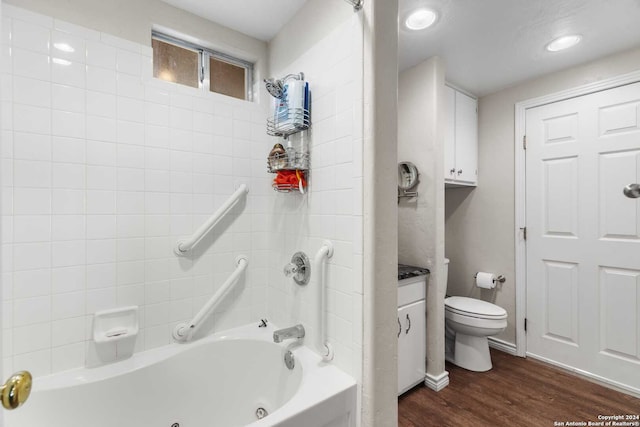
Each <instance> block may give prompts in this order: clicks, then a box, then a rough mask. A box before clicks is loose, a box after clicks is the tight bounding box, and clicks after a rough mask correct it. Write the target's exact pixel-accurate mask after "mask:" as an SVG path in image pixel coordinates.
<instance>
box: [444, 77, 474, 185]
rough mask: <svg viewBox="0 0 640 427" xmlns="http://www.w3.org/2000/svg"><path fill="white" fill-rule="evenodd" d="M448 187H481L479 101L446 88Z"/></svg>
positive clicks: (446, 180) (446, 173) (445, 159)
mask: <svg viewBox="0 0 640 427" xmlns="http://www.w3.org/2000/svg"><path fill="white" fill-rule="evenodd" d="M445 112H446V114H445V137H444V153H445V155H444V182H445V187H461V186H476V185H477V184H478V100H477V99H474V98H472V97H470V96H468V95H466V94H464V93H462V92H460V91H458V90H456V89H454V88H452V87H450V86H445Z"/></svg>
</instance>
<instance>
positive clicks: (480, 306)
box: [444, 297, 507, 320]
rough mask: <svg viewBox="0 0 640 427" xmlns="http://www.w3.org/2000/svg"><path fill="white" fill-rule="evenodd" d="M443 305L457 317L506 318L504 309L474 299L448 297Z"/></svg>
mask: <svg viewBox="0 0 640 427" xmlns="http://www.w3.org/2000/svg"><path fill="white" fill-rule="evenodd" d="M444 305H445V310H446V311H449V312H450V313H455V314H457V315H459V316H466V317H474V318H477V319H487V320H502V319H506V318H507V311H506V310H505V309H504V308H502V307H500V306H497V305H495V304H491V303H490V302H486V301H482V300H479V299H475V298H466V297H449V298H445V300H444Z"/></svg>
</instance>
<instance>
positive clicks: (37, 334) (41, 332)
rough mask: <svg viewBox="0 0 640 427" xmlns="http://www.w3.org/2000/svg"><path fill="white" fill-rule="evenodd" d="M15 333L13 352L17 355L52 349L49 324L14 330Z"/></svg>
mask: <svg viewBox="0 0 640 427" xmlns="http://www.w3.org/2000/svg"><path fill="white" fill-rule="evenodd" d="M13 332H14V333H13V351H14V353H15V354H24V353H29V352H33V351H37V350H42V349H47V348H49V347H51V325H50V324H49V323H40V324H37V325H29V326H23V327H19V328H14V331H13ZM29 366H32V365H29Z"/></svg>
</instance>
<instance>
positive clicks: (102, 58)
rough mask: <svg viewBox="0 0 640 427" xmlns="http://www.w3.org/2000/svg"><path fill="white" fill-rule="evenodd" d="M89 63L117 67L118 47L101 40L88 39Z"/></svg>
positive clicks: (87, 59) (112, 68)
mask: <svg viewBox="0 0 640 427" xmlns="http://www.w3.org/2000/svg"><path fill="white" fill-rule="evenodd" d="M86 46H87V58H86V61H87V65H92V66H96V67H101V68H107V69H110V70H114V71H115V69H116V52H117V50H116V48H114V47H112V46H109V45H106V44H104V43H102V42H100V41H95V40H87V44H86Z"/></svg>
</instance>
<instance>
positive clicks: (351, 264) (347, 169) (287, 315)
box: [269, 0, 363, 378]
mask: <svg viewBox="0 0 640 427" xmlns="http://www.w3.org/2000/svg"><path fill="white" fill-rule="evenodd" d="M327 3H330V4H327ZM336 9H337V10H340V11H343V10H346V13H344V12H343V13H337V14H336V13H335V10H336ZM311 12H313V13H311ZM317 22H323V23H324V26H320V28H321V29H322V31H323V36H322V37H320V38H319V36H318V34H317V27H318V25H317V24H316V23H317ZM306 27H309V28H316V30H315V31H316V32H315V33H313V35H309V37H307V36H306V35H305V34H304V32H302V33H296V31H297V30H298V29H300V28H306ZM292 34H294V35H295V36H292ZM318 38H319V40H316V39H318ZM282 52H289V54H283V53H282ZM290 52H299V53H300V54H299V56H297V57H295V58H293V59H292V58H291V55H290ZM269 58H270V63H269V64H270V66H269V68H270V70H272V75H273V76H274V77H282V76H284V75H286V74H289V73H298V72H304V74H305V79H306V80H307V81H308V82H309V87H310V90H311V99H312V104H311V112H312V114H311V122H312V125H311V129H310V131H309V132H308V137H309V140H310V148H311V149H310V151H311V173H310V177H309V192H308V194H306V195H304V196H302V195H300V194H296V193H290V194H278V193H274V194H273V197H272V198H271V200H270V206H269V208H270V211H269V212H270V222H269V230H270V232H271V233H270V247H271V248H272V249H273V251H272V253H271V256H270V258H269V259H270V262H269V265H270V270H269V273H270V274H269V319H270V320H272V321H273V322H275V323H276V324H277V325H279V326H283V327H286V326H291V325H293V324H295V323H299V322H302V323H303V324H304V325H305V329H306V330H307V333H308V338H307V339H308V343H309V344H310V345H312V343H313V342H314V341H313V340H314V338H315V337H316V332H317V328H316V325H315V320H314V319H315V318H314V315H315V313H316V311H315V310H316V307H317V304H318V302H317V300H316V298H315V289H316V288H315V286H316V283H314V282H313V281H312V283H310V284H309V285H308V286H306V287H300V286H298V285H296V284H295V283H294V282H293V280H292V279H289V278H286V277H285V276H284V274H283V272H282V267H284V265H285V264H287V263H288V262H290V259H291V256H292V255H293V254H294V253H295V252H297V251H300V250H302V251H304V252H305V253H307V255H308V256H309V257H310V258H311V259H313V257H314V255H315V253H316V252H317V251H318V250H319V249H320V247H321V245H322V241H323V240H324V239H329V240H331V241H333V243H334V246H335V251H334V255H333V257H332V258H331V259H330V261H329V265H328V268H327V276H326V285H327V294H326V312H327V333H328V336H329V341H330V342H331V344H332V345H333V346H334V349H335V353H336V356H335V364H336V365H337V366H339V367H340V368H342V369H343V370H345V371H346V372H347V373H349V374H351V375H353V376H354V377H356V378H360V368H361V359H362V324H361V319H362V292H363V290H362V113H361V112H362V26H361V23H360V20H359V19H358V15H357V14H354V13H353V11H352V10H351V8H350V7H349V5H347V4H345V3H344V1H342V0H331V1H330V2H327V1H326V0H311V1H309V2H308V3H307V4H306V5H305V6H303V8H302V9H301V10H300V11H299V12H298V14H297V15H296V16H295V17H294V18H293V19H292V21H291V22H290V23H289V24H287V25H286V26H285V27H284V28H283V29H282V30H281V32H280V33H279V34H278V35H277V36H276V37H275V38H274V40H273V41H272V42H271V43H270V44H269ZM285 60H286V61H289V60H291V62H282V61H285ZM277 142H280V140H279V139H278V138H271V140H270V143H271V144H275V143H277ZM313 274H314V275H315V272H314V273H313Z"/></svg>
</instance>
